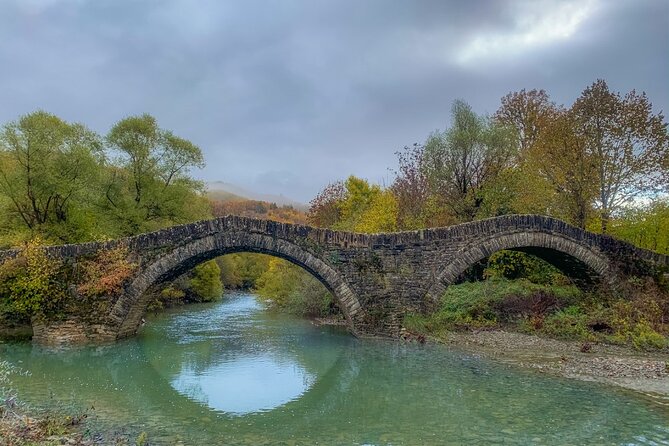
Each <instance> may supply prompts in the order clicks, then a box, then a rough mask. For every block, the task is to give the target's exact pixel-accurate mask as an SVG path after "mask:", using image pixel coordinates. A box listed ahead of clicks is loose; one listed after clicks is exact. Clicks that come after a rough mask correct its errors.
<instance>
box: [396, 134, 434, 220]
mask: <svg viewBox="0 0 669 446" xmlns="http://www.w3.org/2000/svg"><path fill="white" fill-rule="evenodd" d="M395 154H396V155H397V158H398V162H399V169H398V171H397V172H396V174H397V175H396V177H395V180H394V181H393V184H392V186H391V187H390V188H391V190H392V192H393V194H394V195H395V197H396V200H397V224H398V226H399V227H400V228H401V229H420V228H423V227H425V226H429V222H428V221H427V220H428V219H427V215H426V209H427V207H428V206H427V205H428V201H429V199H430V187H429V183H428V178H427V175H426V171H425V169H424V168H423V166H424V156H425V147H424V146H423V145H419V144H414V145H413V146H411V147H404V150H403V151H399V152H396V153H395Z"/></svg>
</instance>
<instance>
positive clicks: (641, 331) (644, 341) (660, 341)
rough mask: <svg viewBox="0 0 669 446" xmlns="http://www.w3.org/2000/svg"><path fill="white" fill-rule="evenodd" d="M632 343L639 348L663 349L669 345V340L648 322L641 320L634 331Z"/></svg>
mask: <svg viewBox="0 0 669 446" xmlns="http://www.w3.org/2000/svg"><path fill="white" fill-rule="evenodd" d="M632 345H634V347H636V348H638V349H639V350H653V349H663V348H665V347H669V340H668V339H667V338H666V337H664V336H662V335H661V334H660V333H658V332H657V331H655V330H653V327H651V326H650V324H649V323H648V322H646V321H641V322H639V323H637V324H636V325H635V327H634V330H633V331H632Z"/></svg>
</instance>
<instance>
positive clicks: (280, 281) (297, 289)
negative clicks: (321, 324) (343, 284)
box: [256, 258, 334, 317]
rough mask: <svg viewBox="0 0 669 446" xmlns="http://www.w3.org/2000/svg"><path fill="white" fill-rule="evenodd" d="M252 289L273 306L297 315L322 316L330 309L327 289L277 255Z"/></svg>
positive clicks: (330, 300)
mask: <svg viewBox="0 0 669 446" xmlns="http://www.w3.org/2000/svg"><path fill="white" fill-rule="evenodd" d="M256 292H257V293H258V295H259V296H260V297H261V298H263V299H264V300H266V301H268V302H270V303H272V304H273V305H274V306H275V307H276V308H278V309H280V310H284V311H287V312H289V313H292V314H297V315H301V316H312V317H313V316H326V315H328V314H330V313H332V312H333V310H334V303H333V299H332V295H331V294H330V292H329V291H328V290H327V289H326V288H325V287H324V286H323V284H321V283H320V282H319V281H318V280H317V279H316V278H314V277H313V276H311V274H309V273H308V272H306V271H304V270H303V269H301V268H299V267H297V266H295V265H293V264H291V263H289V262H287V261H285V260H282V259H278V258H272V259H271V260H270V262H269V268H268V269H267V271H265V272H264V273H263V274H262V275H261V276H260V277H259V278H258V280H257V281H256Z"/></svg>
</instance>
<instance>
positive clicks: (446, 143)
mask: <svg viewBox="0 0 669 446" xmlns="http://www.w3.org/2000/svg"><path fill="white" fill-rule="evenodd" d="M451 115H452V126H451V128H450V129H448V130H446V131H445V132H441V133H439V132H437V133H435V134H433V135H431V136H430V138H429V139H428V141H427V143H426V144H425V153H424V167H423V168H424V169H425V175H426V177H427V181H428V183H429V185H430V189H431V190H432V191H433V193H436V194H438V196H439V198H440V199H441V200H442V204H443V205H444V206H446V207H447V208H448V209H449V210H450V213H451V215H453V216H454V217H455V218H456V220H457V221H458V222H463V221H471V220H473V219H474V218H476V215H477V213H478V211H479V209H480V208H481V206H482V204H483V191H484V189H485V187H486V186H487V185H488V184H489V182H490V181H492V180H494V179H496V178H497V177H498V176H499V175H500V174H501V173H502V172H504V171H505V170H506V169H507V168H509V167H511V165H512V164H513V162H514V160H515V155H516V150H515V149H514V147H513V139H512V133H511V132H510V131H509V129H508V128H507V127H503V126H500V125H497V124H496V123H495V122H493V121H492V120H491V119H488V118H484V117H480V116H477V115H476V113H474V112H473V111H472V109H471V107H470V106H469V105H468V104H466V103H465V102H463V101H455V103H454V104H453V108H452V112H451Z"/></svg>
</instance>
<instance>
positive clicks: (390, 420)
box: [0, 293, 669, 445]
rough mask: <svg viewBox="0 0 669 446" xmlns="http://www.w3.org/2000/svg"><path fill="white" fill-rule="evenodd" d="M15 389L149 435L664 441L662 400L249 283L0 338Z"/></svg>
mask: <svg viewBox="0 0 669 446" xmlns="http://www.w3.org/2000/svg"><path fill="white" fill-rule="evenodd" d="M0 358H2V359H5V360H8V361H10V362H11V363H13V364H14V365H16V366H18V367H20V368H22V369H23V370H24V371H26V372H27V373H29V376H14V377H12V381H13V384H14V387H15V388H16V389H17V391H18V394H19V397H20V398H21V399H23V400H26V401H28V402H29V403H32V404H34V405H37V406H44V405H47V406H48V405H52V404H57V402H58V404H62V403H65V404H66V405H67V407H68V409H69V410H71V409H72V408H74V409H76V410H83V409H88V411H89V413H90V417H89V422H87V424H86V426H88V428H89V429H92V430H96V429H109V428H116V429H120V431H121V432H123V433H128V434H131V435H136V434H137V433H139V432H142V431H145V432H147V433H148V435H149V439H150V440H151V441H152V444H153V443H157V444H189V445H191V444H192V445H209V444H212V445H218V444H249V445H257V444H287V445H291V444H300V445H302V444H308V445H312V444H328V445H329V444H342V445H363V444H364V445H422V444H505V445H509V444H519V445H527V444H546V445H562V444H564V445H567V444H569V445H581V444H593V445H596V444H607V445H608V444H620V445H633V444H649V445H654V444H662V445H669V409H668V408H667V407H664V406H661V405H659V404H658V403H657V402H653V401H652V400H650V399H649V400H646V399H644V398H643V397H641V396H638V395H637V394H634V393H630V392H627V391H623V390H618V389H614V388H610V387H607V386H604V385H599V384H595V383H584V382H579V381H573V380H566V379H558V378H553V377H547V376H544V375H540V374H538V373H534V372H532V371H522V370H517V369H514V368H512V367H511V366H505V365H501V364H497V363H494V362H491V361H488V360H485V359H481V358H477V357H475V356H472V355H469V354H464V353H459V352H454V351H452V350H449V349H448V348H447V347H445V346H441V345H416V344H400V343H397V342H391V341H371V340H359V339H355V338H353V337H352V336H350V335H348V334H347V333H346V332H345V331H343V330H340V329H335V328H331V327H316V326H314V325H312V324H311V323H310V322H309V321H305V320H300V319H297V318H293V317H290V316H286V315H277V314H274V313H271V312H269V311H266V310H265V308H264V307H263V305H262V304H261V303H258V301H257V300H256V299H255V297H254V296H253V295H252V294H249V293H237V294H232V295H227V294H226V298H225V299H224V300H223V301H222V302H219V303H214V304H201V305H191V306H187V307H183V308H179V309H176V310H171V311H168V312H164V313H162V314H160V315H158V316H155V317H150V318H149V320H148V322H147V324H146V326H145V327H144V328H143V330H142V331H141V333H140V335H139V336H137V337H135V338H132V339H128V340H125V341H123V342H120V343H118V344H115V345H111V346H105V347H96V348H83V349H82V348H79V349H70V350H65V351H53V350H48V349H43V348H39V347H33V346H31V345H29V344H5V345H0Z"/></svg>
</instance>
